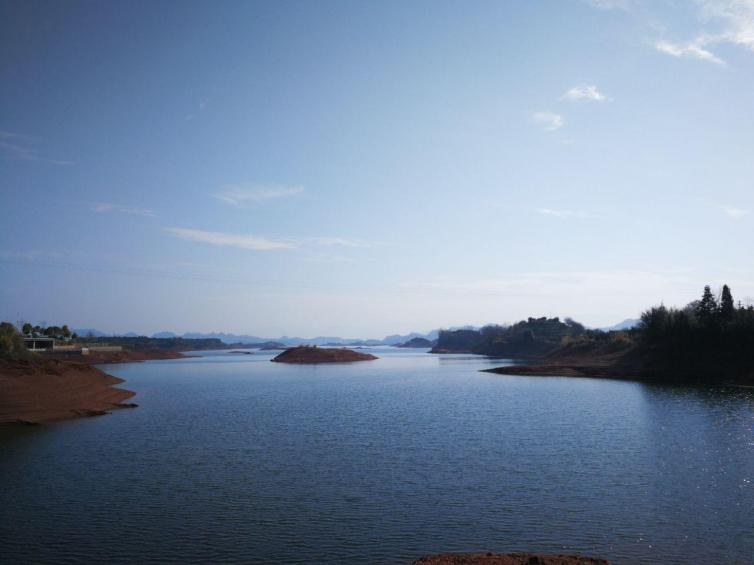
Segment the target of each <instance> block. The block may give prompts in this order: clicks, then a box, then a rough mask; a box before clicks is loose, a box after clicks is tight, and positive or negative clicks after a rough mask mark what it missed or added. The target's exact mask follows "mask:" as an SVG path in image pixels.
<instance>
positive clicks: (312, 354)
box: [272, 346, 377, 364]
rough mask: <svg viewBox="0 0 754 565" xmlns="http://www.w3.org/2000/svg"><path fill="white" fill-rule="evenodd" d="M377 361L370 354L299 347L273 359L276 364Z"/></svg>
mask: <svg viewBox="0 0 754 565" xmlns="http://www.w3.org/2000/svg"><path fill="white" fill-rule="evenodd" d="M374 359H377V357H375V356H374V355H371V354H370V353H361V352H360V351H354V350H352V349H345V348H342V349H336V348H329V347H316V346H299V347H291V348H290V349H286V350H285V351H283V352H282V353H281V354H280V355H278V356H277V357H275V358H274V359H272V361H274V362H276V363H301V364H309V363H350V362H353V361H372V360H374Z"/></svg>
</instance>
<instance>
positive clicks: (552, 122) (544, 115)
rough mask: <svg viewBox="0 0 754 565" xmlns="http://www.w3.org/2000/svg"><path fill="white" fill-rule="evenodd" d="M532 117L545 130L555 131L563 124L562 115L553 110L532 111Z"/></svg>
mask: <svg viewBox="0 0 754 565" xmlns="http://www.w3.org/2000/svg"><path fill="white" fill-rule="evenodd" d="M532 119H533V120H534V123H535V124H537V125H539V126H541V127H542V128H543V129H545V130H546V131H557V130H559V129H560V128H562V127H563V126H564V125H565V120H564V119H563V116H561V115H559V114H555V113H553V112H534V114H532Z"/></svg>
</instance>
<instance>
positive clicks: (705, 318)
mask: <svg viewBox="0 0 754 565" xmlns="http://www.w3.org/2000/svg"><path fill="white" fill-rule="evenodd" d="M716 314H717V300H715V296H714V295H713V294H712V290H710V287H709V285H706V286H705V287H704V294H702V299H701V300H700V301H699V305H698V306H697V308H696V315H697V317H698V318H699V320H700V321H701V322H703V323H705V324H706V323H710V322H712V320H714V319H715V315H716Z"/></svg>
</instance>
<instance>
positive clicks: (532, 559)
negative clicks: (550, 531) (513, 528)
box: [412, 553, 610, 565]
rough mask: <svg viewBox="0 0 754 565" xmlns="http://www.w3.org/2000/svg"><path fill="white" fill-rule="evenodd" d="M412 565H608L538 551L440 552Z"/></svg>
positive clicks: (598, 561)
mask: <svg viewBox="0 0 754 565" xmlns="http://www.w3.org/2000/svg"><path fill="white" fill-rule="evenodd" d="M412 565H610V563H609V562H608V561H605V560H604V559H595V558H593V557H582V556H580V555H542V554H538V553H505V554H503V553H441V554H438V555H427V556H424V557H422V558H421V559H417V560H416V561H414V562H413V563H412Z"/></svg>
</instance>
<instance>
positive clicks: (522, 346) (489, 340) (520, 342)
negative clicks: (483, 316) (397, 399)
mask: <svg viewBox="0 0 754 565" xmlns="http://www.w3.org/2000/svg"><path fill="white" fill-rule="evenodd" d="M585 331H586V330H585V329H584V326H582V325H581V324H579V323H577V322H574V321H573V320H570V319H566V320H565V321H564V322H563V321H561V320H560V319H559V318H529V319H527V320H525V321H521V322H518V323H516V324H513V325H512V326H496V325H490V326H484V327H483V328H481V329H480V330H478V331H477V330H455V331H441V332H440V335H439V337H438V340H437V345H435V346H434V348H433V349H432V351H431V353H476V354H479V355H489V356H492V357H506V358H539V357H544V356H545V355H547V354H549V353H551V352H553V351H554V350H556V349H557V348H558V347H559V346H560V344H561V343H562V341H563V339H565V338H567V337H576V336H579V335H582V334H583V333H584V332H585Z"/></svg>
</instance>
